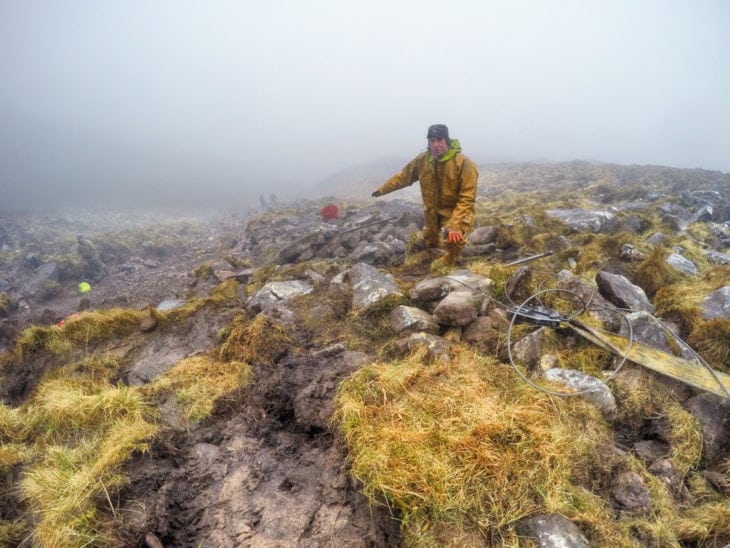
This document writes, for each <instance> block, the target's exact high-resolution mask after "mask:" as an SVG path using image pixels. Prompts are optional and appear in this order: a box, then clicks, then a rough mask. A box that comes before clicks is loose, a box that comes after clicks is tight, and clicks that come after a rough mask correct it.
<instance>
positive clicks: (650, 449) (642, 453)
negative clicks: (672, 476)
mask: <svg viewBox="0 0 730 548" xmlns="http://www.w3.org/2000/svg"><path fill="white" fill-rule="evenodd" d="M634 451H635V452H636V454H637V455H638V456H639V457H641V458H642V459H644V460H645V461H646V462H654V461H656V460H658V459H660V458H662V457H664V456H666V455H667V454H669V444H668V443H667V442H665V441H662V440H641V441H637V442H636V443H634Z"/></svg>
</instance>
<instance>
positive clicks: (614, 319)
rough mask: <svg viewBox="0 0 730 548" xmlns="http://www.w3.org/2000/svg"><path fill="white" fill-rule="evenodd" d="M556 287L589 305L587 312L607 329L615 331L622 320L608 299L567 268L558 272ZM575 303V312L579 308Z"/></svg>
mask: <svg viewBox="0 0 730 548" xmlns="http://www.w3.org/2000/svg"><path fill="white" fill-rule="evenodd" d="M557 279H558V289H565V290H567V291H570V292H572V293H575V294H576V295H577V296H578V298H580V299H581V300H582V301H583V303H585V304H588V303H589V302H590V304H591V306H590V307H589V309H588V314H589V315H590V316H591V317H592V318H595V319H597V320H599V321H601V322H603V324H604V325H605V327H606V329H608V330H609V331H615V330H617V329H618V328H619V326H620V324H621V322H622V320H621V315H620V314H619V313H618V312H617V311H615V310H614V307H613V306H612V305H611V303H610V302H609V301H607V300H606V299H604V298H603V297H602V296H601V294H600V293H599V292H598V291H596V288H595V286H593V285H591V284H589V283H588V282H586V281H585V280H584V279H582V278H580V277H579V276H576V275H575V274H573V273H572V272H570V271H569V270H561V271H560V272H558V276H557ZM578 306H579V305H576V312H578V311H579V310H580V309H579V307H578Z"/></svg>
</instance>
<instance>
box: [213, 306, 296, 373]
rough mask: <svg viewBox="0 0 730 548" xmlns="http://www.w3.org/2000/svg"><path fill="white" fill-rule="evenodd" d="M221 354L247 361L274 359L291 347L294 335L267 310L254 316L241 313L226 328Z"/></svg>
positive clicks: (269, 361)
mask: <svg viewBox="0 0 730 548" xmlns="http://www.w3.org/2000/svg"><path fill="white" fill-rule="evenodd" d="M222 336H223V337H224V338H225V340H224V342H223V344H221V346H220V350H219V358H220V359H221V360H223V361H239V362H244V363H254V362H263V363H272V362H274V361H276V360H277V359H278V358H280V357H281V356H282V355H284V354H285V353H286V352H287V350H288V349H289V345H290V344H291V338H290V337H289V335H288V334H287V332H286V330H285V329H284V328H283V327H282V326H281V325H279V324H277V323H275V322H274V321H272V320H271V319H270V318H268V317H266V316H265V315H263V314H259V315H258V316H256V317H255V318H254V319H253V320H250V319H248V318H247V317H246V316H245V315H243V314H241V315H239V316H237V317H236V318H234V320H233V322H232V323H231V326H230V327H229V328H227V329H226V330H224V331H223V333H222Z"/></svg>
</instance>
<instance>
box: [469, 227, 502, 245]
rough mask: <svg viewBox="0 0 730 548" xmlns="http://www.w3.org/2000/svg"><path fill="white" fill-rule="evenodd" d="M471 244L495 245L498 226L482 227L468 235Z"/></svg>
mask: <svg viewBox="0 0 730 548" xmlns="http://www.w3.org/2000/svg"><path fill="white" fill-rule="evenodd" d="M468 239H469V242H470V243H472V244H474V245H485V244H493V243H495V242H496V241H497V227H496V226H480V227H478V228H475V229H474V230H472V231H471V232H470V233H469V235H468Z"/></svg>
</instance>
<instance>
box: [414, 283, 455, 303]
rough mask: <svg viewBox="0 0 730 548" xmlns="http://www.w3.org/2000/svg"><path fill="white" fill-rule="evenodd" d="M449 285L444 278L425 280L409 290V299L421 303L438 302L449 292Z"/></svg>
mask: <svg viewBox="0 0 730 548" xmlns="http://www.w3.org/2000/svg"><path fill="white" fill-rule="evenodd" d="M451 287H452V286H451V284H450V283H449V281H448V280H447V279H446V278H426V279H425V280H421V281H420V282H418V283H417V284H416V285H415V286H413V288H412V289H411V291H410V293H409V295H410V297H411V299H415V300H417V301H421V302H426V303H427V302H431V301H439V300H441V299H443V298H444V297H445V296H446V295H448V294H449V292H450V291H451Z"/></svg>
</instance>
